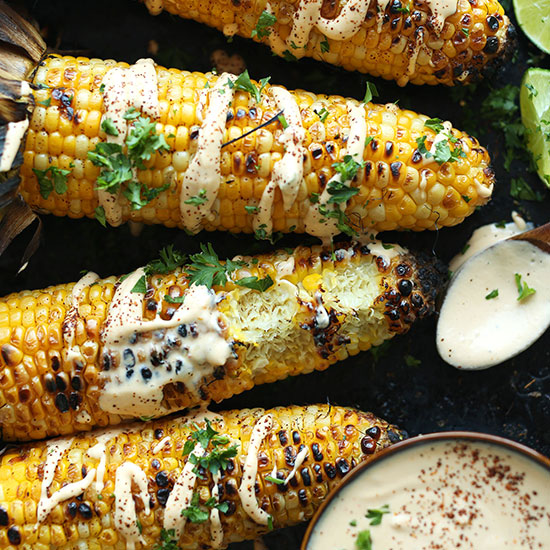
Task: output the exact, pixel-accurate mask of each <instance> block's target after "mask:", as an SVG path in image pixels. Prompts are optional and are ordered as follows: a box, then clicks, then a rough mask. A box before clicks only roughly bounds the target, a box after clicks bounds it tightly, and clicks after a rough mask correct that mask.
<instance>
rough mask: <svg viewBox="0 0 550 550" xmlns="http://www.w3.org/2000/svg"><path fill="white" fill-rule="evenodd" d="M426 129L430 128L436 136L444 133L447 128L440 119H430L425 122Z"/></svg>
mask: <svg viewBox="0 0 550 550" xmlns="http://www.w3.org/2000/svg"><path fill="white" fill-rule="evenodd" d="M424 128H429V129H430V130H433V131H434V132H435V133H436V134H439V132H442V131H443V130H444V129H445V126H443V121H442V120H441V119H440V118H430V119H428V120H427V121H426V122H424Z"/></svg>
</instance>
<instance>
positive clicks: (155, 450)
mask: <svg viewBox="0 0 550 550" xmlns="http://www.w3.org/2000/svg"><path fill="white" fill-rule="evenodd" d="M170 439H171V438H170V436H169V435H167V436H166V437H163V438H162V439H161V440H160V441H159V442H158V443H157V444H156V445H155V446H154V447H153V454H157V453H158V452H160V451H162V450H163V449H164V446H165V445H166V443H168V442H169V441H170Z"/></svg>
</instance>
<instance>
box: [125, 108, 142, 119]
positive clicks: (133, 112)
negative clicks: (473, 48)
mask: <svg viewBox="0 0 550 550" xmlns="http://www.w3.org/2000/svg"><path fill="white" fill-rule="evenodd" d="M138 116H139V111H138V110H137V109H136V108H135V107H130V108H129V109H128V110H127V111H126V112H125V113H124V115H123V116H122V118H124V120H135V119H136V118H137V117H138Z"/></svg>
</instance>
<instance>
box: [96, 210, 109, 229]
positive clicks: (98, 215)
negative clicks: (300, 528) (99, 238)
mask: <svg viewBox="0 0 550 550" xmlns="http://www.w3.org/2000/svg"><path fill="white" fill-rule="evenodd" d="M94 216H95V219H96V220H97V221H98V222H99V223H100V224H101V225H102V226H103V227H107V218H106V217H105V208H103V206H98V207H96V209H95V210H94Z"/></svg>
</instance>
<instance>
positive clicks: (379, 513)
mask: <svg viewBox="0 0 550 550" xmlns="http://www.w3.org/2000/svg"><path fill="white" fill-rule="evenodd" d="M389 513H390V507H389V505H388V504H384V506H382V507H381V508H371V509H368V510H367V514H366V515H365V517H366V518H367V519H370V520H371V521H370V524H371V525H380V524H381V523H382V517H383V516H384V514H389Z"/></svg>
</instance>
